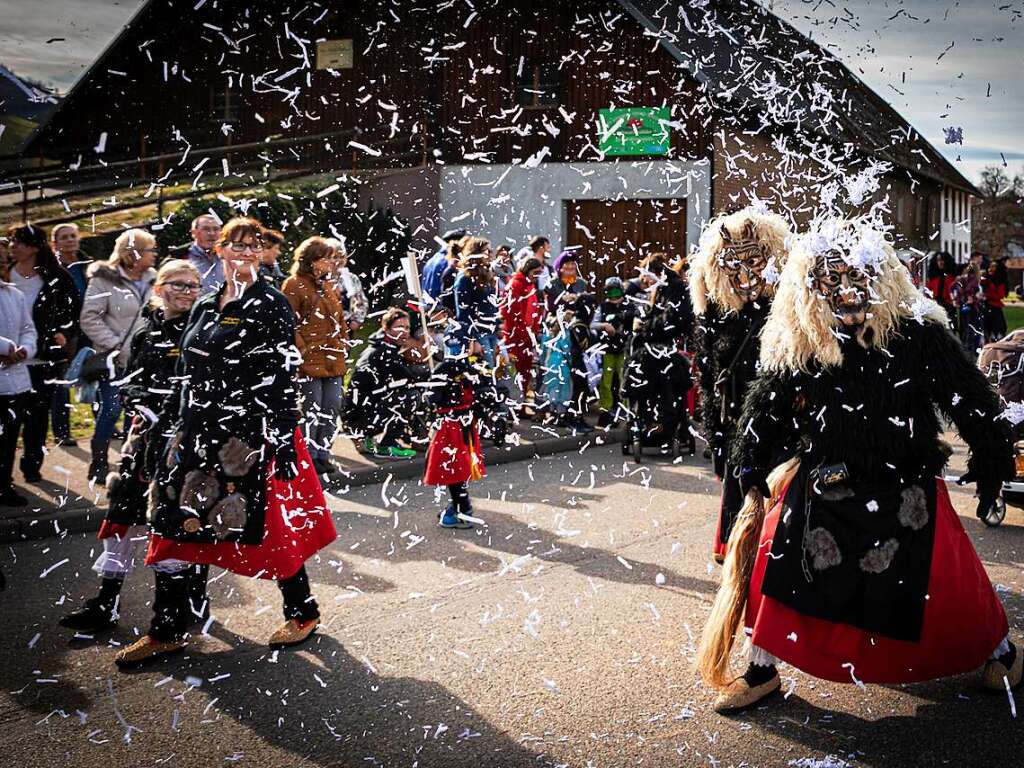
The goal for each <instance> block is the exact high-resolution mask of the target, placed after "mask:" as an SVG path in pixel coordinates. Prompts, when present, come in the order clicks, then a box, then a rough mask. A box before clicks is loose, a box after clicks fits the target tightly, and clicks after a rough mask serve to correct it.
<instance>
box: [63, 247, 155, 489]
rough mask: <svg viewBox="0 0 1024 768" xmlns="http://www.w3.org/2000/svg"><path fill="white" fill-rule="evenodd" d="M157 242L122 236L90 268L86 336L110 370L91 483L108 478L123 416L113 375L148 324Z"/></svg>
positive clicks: (104, 378)
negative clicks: (133, 339) (117, 426)
mask: <svg viewBox="0 0 1024 768" xmlns="http://www.w3.org/2000/svg"><path fill="white" fill-rule="evenodd" d="M156 254H157V248H156V238H155V237H153V235H151V234H150V233H149V232H146V231H145V230H142V229H129V230H127V231H125V232H122V233H121V234H120V236H118V238H117V240H116V241H115V242H114V251H113V253H111V255H110V258H109V259H107V260H106V261H98V262H96V263H95V264H93V265H92V266H91V267H89V287H88V288H86V290H85V299H84V301H83V302H82V316H81V326H82V332H83V333H84V334H85V335H86V336H88V337H89V339H90V340H91V341H92V347H93V350H94V351H95V353H96V354H97V355H100V356H101V357H103V358H105V359H106V362H107V372H106V373H105V374H102V375H101V379H100V381H99V388H98V395H99V402H100V408H99V415H98V416H97V417H96V429H95V431H94V433H93V438H92V445H91V448H92V463H91V464H90V465H89V477H90V479H93V480H97V481H99V482H103V481H104V480H105V479H106V477H107V450H108V448H109V447H110V437H111V435H112V434H113V433H114V425H115V424H116V423H117V417H118V416H120V415H121V393H120V389H119V387H118V386H117V385H115V384H114V383H112V381H111V379H112V378H113V379H115V380H116V378H117V376H116V375H115V376H112V375H111V374H116V372H117V371H121V370H124V368H125V366H126V365H127V364H128V341H129V340H130V339H131V337H132V335H133V334H134V333H135V331H136V330H138V328H139V327H141V326H142V324H143V323H144V322H145V320H144V318H143V317H142V310H143V308H144V307H145V306H146V303H147V302H148V301H149V296H150V292H151V291H152V289H153V282H154V281H155V280H156V270H155V269H153V266H154V265H155V264H156Z"/></svg>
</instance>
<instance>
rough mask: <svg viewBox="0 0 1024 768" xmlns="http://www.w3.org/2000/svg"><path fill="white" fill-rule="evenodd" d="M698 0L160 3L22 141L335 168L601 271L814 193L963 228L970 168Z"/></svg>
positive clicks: (471, 225)
mask: <svg viewBox="0 0 1024 768" xmlns="http://www.w3.org/2000/svg"><path fill="white" fill-rule="evenodd" d="M696 5H697V4H694V3H691V2H671V1H669V2H666V1H665V0H652V1H651V2H638V1H634V2H630V1H628V0H550V1H549V2H534V1H533V0H529V1H527V2H521V3H519V2H517V3H514V4H511V3H498V2H493V1H492V2H478V3H475V4H474V6H473V7H472V8H470V7H469V6H468V5H461V4H443V5H441V6H436V5H432V6H429V7H428V6H424V5H423V4H419V5H417V4H415V3H412V2H402V1H398V2H388V3H383V2H360V3H356V2H338V3H332V4H330V5H329V6H327V5H318V4H315V3H311V4H309V5H308V6H304V7H303V9H302V10H299V11H296V10H295V9H294V8H292V7H290V6H289V7H287V8H284V7H282V5H281V4H279V3H276V2H269V0H255V1H254V0H245V1H244V2H243V1H242V0H221V2H219V3H216V4H202V3H200V4H197V3H195V2H193V0H188V1H187V2H186V1H184V0H160V1H159V2H156V1H155V0H154V1H152V2H149V3H147V4H146V5H144V6H143V7H142V8H141V9H140V10H139V12H138V13H137V14H136V15H135V16H134V17H133V19H132V20H131V21H130V22H129V24H128V25H127V26H126V27H125V29H124V30H123V31H122V33H121V34H120V35H119V36H118V37H117V39H116V40H114V41H113V42H112V43H111V45H110V46H109V47H108V48H107V49H106V50H105V51H104V53H103V54H102V55H101V56H100V57H99V58H98V60H97V61H96V63H95V64H94V66H93V67H92V68H91V69H90V70H89V71H88V73H87V74H86V75H85V76H84V77H83V78H82V79H81V80H80V81H79V82H78V83H77V84H76V86H75V87H74V88H73V89H72V91H71V92H70V93H69V94H68V96H67V98H66V99H65V100H64V102H63V103H62V105H61V107H60V108H59V109H58V110H57V112H56V114H55V115H54V116H53V117H52V119H51V120H50V121H49V122H48V123H47V124H46V125H45V126H44V127H43V128H42V129H41V130H40V131H39V132H38V133H37V134H36V136H35V137H34V138H33V140H32V142H31V144H30V146H29V149H28V154H29V155H31V156H33V157H36V158H40V159H43V158H54V159H58V160H60V161H62V162H64V163H69V164H75V163H82V162H84V163H85V164H86V165H89V164H90V163H93V164H95V162H96V161H97V160H102V161H103V162H105V163H106V162H109V161H112V160H115V159H120V158H150V159H151V160H150V162H145V163H142V164H137V165H135V166H131V169H130V170H125V169H124V167H123V166H121V167H119V169H118V170H117V171H112V173H114V174H115V175H117V174H120V175H121V177H122V178H124V180H125V181H126V183H129V182H130V183H133V184H140V183H149V184H153V183H157V184H160V183H163V182H164V180H165V179H166V178H168V177H169V175H170V174H173V173H181V174H184V173H185V172H188V173H190V174H192V175H193V176H195V177H196V182H195V185H196V186H201V185H206V188H207V189H208V190H209V189H215V188H216V183H217V178H218V176H217V174H218V173H221V174H224V173H226V174H228V175H229V176H231V175H234V176H238V175H241V174H244V173H249V174H253V175H254V176H255V175H256V170H257V169H261V170H262V172H263V174H264V176H266V175H267V170H268V168H269V169H272V172H275V173H282V172H288V173H291V174H293V175H294V174H296V173H303V172H308V173H315V172H335V173H344V175H345V177H346V178H350V177H355V178H358V179H360V181H361V183H362V187H361V194H362V196H363V198H364V200H368V199H370V198H372V199H373V200H375V201H376V202H377V203H379V204H385V205H388V206H390V207H391V208H392V209H393V210H394V211H395V212H396V213H397V214H399V215H400V216H401V217H402V218H404V220H405V221H407V222H408V223H409V224H410V228H411V229H412V233H413V243H414V245H415V246H417V247H419V248H421V249H423V250H424V251H427V250H431V249H432V248H433V237H434V236H435V235H436V233H437V232H439V231H442V230H444V229H447V228H450V227H453V226H460V227H465V228H468V229H470V230H471V231H474V232H480V233H483V234H486V235H488V236H490V237H491V238H492V239H494V240H496V241H505V242H510V243H514V244H522V242H523V241H524V240H525V239H526V238H527V237H529V236H530V235H534V234H547V235H549V236H550V237H551V239H552V241H553V245H554V247H555V248H556V249H557V248H560V247H562V246H565V245H578V246H581V247H582V248H583V250H584V253H585V262H586V264H585V266H586V267H587V268H588V269H589V270H590V271H592V272H593V273H594V274H595V276H597V277H600V276H603V275H605V274H610V273H612V272H618V273H619V274H626V273H628V272H629V270H631V268H632V265H633V264H635V262H636V261H637V259H639V258H640V257H641V256H642V255H643V252H644V251H645V250H650V249H652V248H655V247H658V248H665V249H667V250H669V251H670V252H672V253H674V254H677V255H682V254H685V253H686V252H687V250H688V249H690V248H692V247H693V246H694V245H695V243H696V241H697V237H698V235H699V233H700V230H701V227H702V226H703V223H704V222H705V221H706V220H707V218H708V217H709V216H711V215H713V214H714V213H717V212H721V211H728V210H732V209H735V208H739V207H742V206H743V205H746V204H747V203H749V202H750V201H752V200H754V199H759V200H763V201H764V202H765V203H767V204H768V205H769V206H771V207H773V208H775V209H777V210H780V212H782V213H784V214H785V215H786V216H788V217H789V218H790V219H791V221H792V222H793V223H794V225H795V226H801V225H804V224H806V223H807V221H808V220H809V219H810V217H811V216H813V215H814V213H815V211H816V210H818V206H819V203H820V201H821V198H822V195H828V196H830V197H832V198H835V199H836V200H843V201H846V203H845V207H846V209H847V210H848V211H850V212H853V211H856V210H858V209H860V208H863V207H865V206H867V205H870V204H871V203H873V202H877V201H879V200H882V201H884V202H885V205H886V206H887V217H888V219H889V220H890V222H891V224H892V225H893V231H894V236H895V238H896V241H897V245H898V246H899V247H900V248H902V249H904V250H905V251H907V252H908V253H910V254H920V255H923V254H924V253H925V252H926V251H928V250H934V249H938V248H940V247H942V245H943V243H944V242H945V243H947V244H949V245H950V248H949V250H951V251H952V252H954V253H955V254H957V253H958V252H959V251H960V250H961V247H962V246H963V244H964V243H967V244H968V246H967V247H969V243H970V226H971V222H970V199H971V196H972V195H976V191H975V189H974V187H973V186H972V185H971V184H970V182H968V181H967V180H966V179H965V178H964V177H963V176H962V175H961V174H960V173H959V172H958V171H957V170H956V169H955V168H954V167H953V166H952V165H951V164H950V163H949V162H948V161H947V160H946V159H945V158H943V157H942V155H941V154H940V153H939V152H937V151H936V150H935V148H934V147H932V146H931V145H930V144H929V143H928V142H927V141H926V140H925V139H924V138H923V137H921V136H920V135H919V134H918V133H917V132H916V131H915V130H914V129H913V128H912V127H911V126H910V125H908V124H907V123H906V121H905V120H904V119H903V118H902V117H901V116H900V115H899V114H898V113H896V112H895V111H894V110H893V109H892V108H891V107H890V106H889V105H888V104H887V103H886V102H885V100H883V99H882V98H880V97H879V96H878V95H876V94H875V93H874V92H872V91H871V90H870V89H869V88H868V87H867V86H865V85H864V84H863V83H862V82H861V81H860V80H859V79H858V78H857V77H855V76H854V75H853V74H852V73H851V72H850V71H849V70H848V69H847V68H846V67H845V66H844V65H843V64H842V63H840V62H839V61H838V60H837V59H836V58H835V57H833V56H832V55H831V54H829V53H828V52H827V51H826V50H824V49H822V48H821V47H819V46H818V45H816V44H815V43H814V42H812V41H810V40H808V39H807V38H806V37H804V36H803V35H801V34H799V33H798V32H796V31H795V30H794V29H792V28H791V27H790V26H788V25H787V24H786V23H784V22H783V21H781V20H780V19H778V18H777V17H775V16H774V15H773V14H771V13H770V12H769V11H767V10H766V9H765V8H763V7H762V6H761V5H759V4H758V3H756V2H753V1H752V0H709V1H708V2H706V3H702V4H700V7H695V6H696ZM226 145H227V146H230V147H232V152H231V153H230V154H223V153H222V154H220V155H217V158H216V159H214V160H213V161H212V162H209V163H208V164H206V165H201V164H200V163H201V162H202V158H203V157H204V154H203V152H204V150H206V149H209V148H213V147H223V146H226ZM964 250H966V248H964Z"/></svg>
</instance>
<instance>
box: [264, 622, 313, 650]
mask: <svg viewBox="0 0 1024 768" xmlns="http://www.w3.org/2000/svg"><path fill="white" fill-rule="evenodd" d="M318 626H320V619H318V618H317V619H310V620H309V621H299V620H298V619H288V621H286V622H285V623H284V624H282V625H281V626H280V627H278V629H277V631H276V632H275V633H274V634H272V635H271V636H270V640H268V641H267V644H268V645H269V646H270V647H271V648H289V647H291V646H293V645H298V644H299V643H304V642H306V641H307V640H309V636H310V635H312V634H313V633H314V632H315V631H316V628H317V627H318Z"/></svg>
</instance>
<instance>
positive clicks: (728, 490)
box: [696, 297, 771, 551]
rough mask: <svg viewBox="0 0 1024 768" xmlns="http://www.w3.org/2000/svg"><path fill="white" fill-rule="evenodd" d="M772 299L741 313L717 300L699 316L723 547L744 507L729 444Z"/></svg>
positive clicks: (704, 411)
mask: <svg viewBox="0 0 1024 768" xmlns="http://www.w3.org/2000/svg"><path fill="white" fill-rule="evenodd" d="M770 306H771V303H770V301H769V300H768V299H767V298H763V297H762V298H761V299H759V300H758V301H756V302H749V303H747V304H745V305H744V307H743V309H741V310H740V311H738V312H736V311H725V312H723V311H722V309H721V308H720V307H719V306H718V305H717V304H715V303H714V302H709V303H708V308H707V311H706V312H705V313H704V314H703V315H701V316H699V318H698V325H697V334H696V345H697V366H698V369H699V371H700V409H701V418H702V422H703V428H704V439H705V440H707V441H708V447H709V448H710V449H711V458H712V461H713V462H714V469H715V475H716V476H717V477H718V478H719V479H721V480H722V483H723V485H722V506H721V511H720V513H719V522H718V545H719V546H718V548H716V549H720V551H724V547H725V544H726V542H728V540H729V533H730V532H731V531H732V527H733V523H734V522H735V521H736V515H737V513H738V512H739V511H740V507H742V506H743V494H742V493H741V492H740V485H739V480H738V478H737V477H735V476H734V474H733V472H732V465H731V464H730V463H729V462H728V454H729V446H730V445H732V442H733V439H734V437H735V434H736V423H737V421H738V420H739V417H740V413H741V412H742V410H743V399H744V398H745V397H746V394H747V388H748V386H749V385H750V382H752V381H753V380H754V378H755V377H756V376H757V360H758V358H759V356H760V354H761V339H760V336H761V330H762V329H763V328H764V322H765V319H766V318H767V317H768V309H769V307H770Z"/></svg>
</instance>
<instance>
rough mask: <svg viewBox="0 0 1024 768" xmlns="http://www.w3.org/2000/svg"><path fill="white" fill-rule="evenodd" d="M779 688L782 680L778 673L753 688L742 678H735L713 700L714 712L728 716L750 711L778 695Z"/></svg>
mask: <svg viewBox="0 0 1024 768" xmlns="http://www.w3.org/2000/svg"><path fill="white" fill-rule="evenodd" d="M781 687H782V679H781V678H780V677H779V673H778V672H776V673H775V676H774V677H773V678H772V679H771V680H768V681H766V682H763V683H761V684H760V685H755V686H754V687H753V688H751V687H750V685H749V684H748V683H747V681H746V680H744V679H743V678H742V677H737V678H736V679H735V680H733V681H732V682H731V683H729V685H728V686H726V688H725V690H724V691H722V692H721V693H720V694H718V698H717V699H715V705H714V706H715V712H718V713H719V714H722V715H728V714H732V713H734V712H742V711H743V710H744V709H750V708H751V707H753V706H756V705H757V704H760V703H761V702H762V701H764V700H765V699H767V698H768V697H769V696H773V695H774V694H776V693H778V692H779V689H780V688H781Z"/></svg>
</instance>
